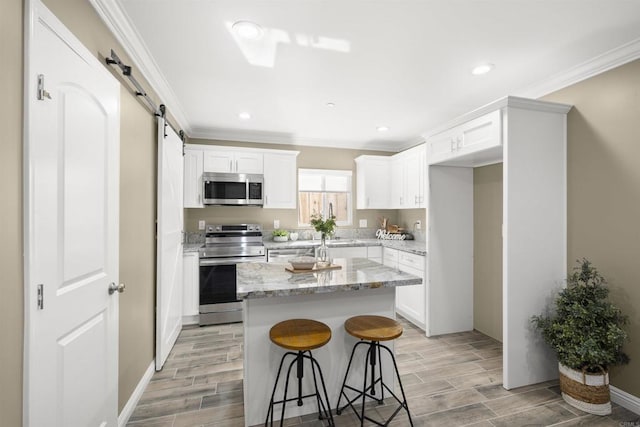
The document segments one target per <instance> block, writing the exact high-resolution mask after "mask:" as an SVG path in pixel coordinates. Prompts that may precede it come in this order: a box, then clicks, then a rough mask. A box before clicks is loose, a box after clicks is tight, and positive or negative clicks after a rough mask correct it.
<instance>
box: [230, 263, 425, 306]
mask: <svg viewBox="0 0 640 427" xmlns="http://www.w3.org/2000/svg"><path fill="white" fill-rule="evenodd" d="M333 262H334V264H338V265H341V266H342V268H341V269H339V270H324V271H317V272H309V273H291V272H289V271H286V270H285V267H286V266H287V265H286V264H276V263H266V262H259V263H241V264H238V265H237V270H236V271H237V285H236V292H237V295H238V298H240V299H248V298H269V297H281V296H290V295H305V294H306V295H308V294H317V293H329V292H344V291H358V290H362V289H375V288H383V287H386V288H391V287H396V286H406V285H419V284H421V283H422V279H421V278H420V277H417V276H414V275H412V274H409V273H404V272H402V271H399V270H396V269H393V268H390V267H386V266H384V265H382V264H380V263H377V262H375V261H371V260H368V259H366V258H336V259H334V260H333Z"/></svg>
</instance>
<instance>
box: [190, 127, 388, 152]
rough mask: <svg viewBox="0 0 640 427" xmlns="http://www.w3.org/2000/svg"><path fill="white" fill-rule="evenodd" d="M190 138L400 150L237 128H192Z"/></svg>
mask: <svg viewBox="0 0 640 427" xmlns="http://www.w3.org/2000/svg"><path fill="white" fill-rule="evenodd" d="M189 139H210V140H217V141H237V142H256V143H264V144H283V145H297V146H307V147H331V148H344V149H353V150H372V151H389V152H393V153H395V152H398V151H400V149H399V145H398V142H393V141H375V142H362V141H353V140H326V139H322V138H306V137H299V136H295V135H292V134H290V133H284V132H263V131H245V130H235V129H216V128H213V129H203V128H195V129H192V131H191V133H190V134H189Z"/></svg>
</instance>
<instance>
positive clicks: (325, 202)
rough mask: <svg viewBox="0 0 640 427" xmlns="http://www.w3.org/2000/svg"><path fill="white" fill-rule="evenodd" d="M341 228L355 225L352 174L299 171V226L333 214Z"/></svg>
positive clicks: (340, 171) (312, 170)
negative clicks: (318, 215) (352, 220)
mask: <svg viewBox="0 0 640 427" xmlns="http://www.w3.org/2000/svg"><path fill="white" fill-rule="evenodd" d="M329 204H331V207H332V208H333V214H334V215H335V217H336V224H337V225H351V215H352V212H351V171H347V170H329V169H298V225H310V224H311V222H310V221H311V215H313V214H314V213H319V214H321V215H322V216H323V217H324V218H326V217H327V216H328V215H329Z"/></svg>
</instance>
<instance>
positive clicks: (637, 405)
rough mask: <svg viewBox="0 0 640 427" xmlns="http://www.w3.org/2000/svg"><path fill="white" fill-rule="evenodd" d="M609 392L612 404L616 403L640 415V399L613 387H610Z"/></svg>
mask: <svg viewBox="0 0 640 427" xmlns="http://www.w3.org/2000/svg"><path fill="white" fill-rule="evenodd" d="M609 390H610V391H611V401H612V402H613V403H617V404H618V405H620V406H622V407H623V408H626V409H628V410H630V411H631V412H633V413H635V414H638V415H640V397H636V396H634V395H632V394H629V393H627V392H626V391H622V390H620V389H619V388H617V387H614V386H610V387H609Z"/></svg>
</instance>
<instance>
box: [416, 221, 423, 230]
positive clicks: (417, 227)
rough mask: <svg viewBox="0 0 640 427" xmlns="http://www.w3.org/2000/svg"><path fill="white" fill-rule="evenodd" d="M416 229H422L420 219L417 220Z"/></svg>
mask: <svg viewBox="0 0 640 427" xmlns="http://www.w3.org/2000/svg"><path fill="white" fill-rule="evenodd" d="M416 230H422V221H420V220H417V221H416Z"/></svg>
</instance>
